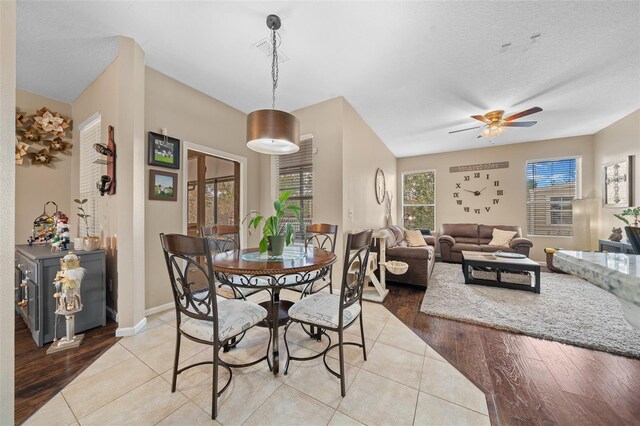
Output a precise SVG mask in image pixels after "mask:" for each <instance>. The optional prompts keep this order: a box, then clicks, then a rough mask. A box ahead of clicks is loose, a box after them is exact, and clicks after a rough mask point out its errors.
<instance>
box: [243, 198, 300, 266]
mask: <svg viewBox="0 0 640 426" xmlns="http://www.w3.org/2000/svg"><path fill="white" fill-rule="evenodd" d="M289 197H291V191H285V192H283V193H282V194H280V197H279V198H278V199H277V200H276V201H274V202H273V209H274V210H275V212H276V214H275V215H273V216H269V217H265V216H264V215H262V214H260V213H258V212H257V211H256V210H252V211H251V212H249V214H248V215H247V216H246V217H245V218H244V219H243V220H242V223H244V222H245V221H246V220H249V224H248V228H249V234H251V229H258V226H260V224H261V223H262V222H264V225H263V227H262V239H261V240H260V244H259V247H260V253H264V252H265V251H267V248H268V247H269V237H273V236H284V237H285V243H286V245H290V244H291V243H292V242H293V236H294V234H295V230H294V229H293V226H292V225H291V224H290V223H288V222H286V223H285V222H283V220H282V219H283V218H284V216H285V214H286V213H287V211H292V212H295V213H298V212H299V211H300V207H299V206H296V205H295V204H286V201H287V200H288V199H289Z"/></svg>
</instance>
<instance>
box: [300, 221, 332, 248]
mask: <svg viewBox="0 0 640 426" xmlns="http://www.w3.org/2000/svg"><path fill="white" fill-rule="evenodd" d="M337 234H338V225H328V224H326V223H317V224H312V225H308V226H307V228H306V234H305V235H306V239H305V246H307V247H308V246H313V247H317V248H319V249H322V250H326V251H328V252H331V253H334V252H335V250H336V235H337Z"/></svg>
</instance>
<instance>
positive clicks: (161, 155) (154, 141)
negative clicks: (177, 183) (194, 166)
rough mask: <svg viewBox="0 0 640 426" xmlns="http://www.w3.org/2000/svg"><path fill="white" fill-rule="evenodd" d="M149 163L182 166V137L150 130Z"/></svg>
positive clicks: (174, 167)
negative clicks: (177, 137) (173, 136)
mask: <svg viewBox="0 0 640 426" xmlns="http://www.w3.org/2000/svg"><path fill="white" fill-rule="evenodd" d="M148 145H149V146H148V149H147V163H148V164H149V165H151V166H159V167H168V168H170V169H179V168H180V139H176V138H172V137H169V136H164V135H161V134H158V133H154V132H149V139H148Z"/></svg>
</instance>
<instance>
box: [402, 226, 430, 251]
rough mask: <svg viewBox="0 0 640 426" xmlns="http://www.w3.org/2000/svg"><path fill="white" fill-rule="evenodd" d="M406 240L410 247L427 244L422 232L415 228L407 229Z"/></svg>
mask: <svg viewBox="0 0 640 426" xmlns="http://www.w3.org/2000/svg"><path fill="white" fill-rule="evenodd" d="M404 236H405V241H406V242H407V244H409V247H424V246H426V245H427V242H426V241H425V240H424V238H423V237H422V233H421V232H420V231H418V230H417V229H415V230H409V229H407V230H406V231H404Z"/></svg>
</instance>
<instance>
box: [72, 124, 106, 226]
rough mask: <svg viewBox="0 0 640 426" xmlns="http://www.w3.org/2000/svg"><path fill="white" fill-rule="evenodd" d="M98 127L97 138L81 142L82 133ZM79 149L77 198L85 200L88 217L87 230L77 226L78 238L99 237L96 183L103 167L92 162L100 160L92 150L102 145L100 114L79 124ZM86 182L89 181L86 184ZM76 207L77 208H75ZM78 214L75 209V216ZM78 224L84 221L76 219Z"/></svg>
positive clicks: (98, 204) (98, 208)
mask: <svg viewBox="0 0 640 426" xmlns="http://www.w3.org/2000/svg"><path fill="white" fill-rule="evenodd" d="M94 126H98V129H97V132H98V135H97V138H93V139H92V140H90V141H85V140H83V132H85V131H86V130H87V129H89V128H91V127H94ZM79 139H80V141H79V144H78V145H79V147H80V153H79V157H80V167H79V181H80V182H79V191H78V193H79V198H80V199H84V198H86V199H87V202H86V203H85V204H84V210H85V213H86V214H88V215H90V217H89V219H88V220H87V222H88V224H89V229H88V230H87V229H85V227H84V226H78V236H79V237H84V236H87V233H90V234H91V235H93V236H99V235H100V231H101V224H100V203H99V197H100V195H99V194H98V190H97V189H96V186H95V185H96V183H97V182H98V181H99V180H100V176H102V172H103V166H101V165H100V164H95V163H94V161H96V160H97V159H99V158H100V154H98V152H96V150H95V149H94V148H93V145H94V144H95V143H102V117H101V115H100V113H98V112H97V113H95V114H93V115H92V116H91V117H89V118H87V119H86V120H85V121H83V122H82V124H80V127H79ZM85 145H90V146H85ZM86 181H89V182H88V183H86ZM86 185H88V186H86ZM76 207H78V206H76ZM77 213H78V211H77V209H76V214H77ZM78 221H79V223H84V220H83V219H81V218H79V217H78Z"/></svg>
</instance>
